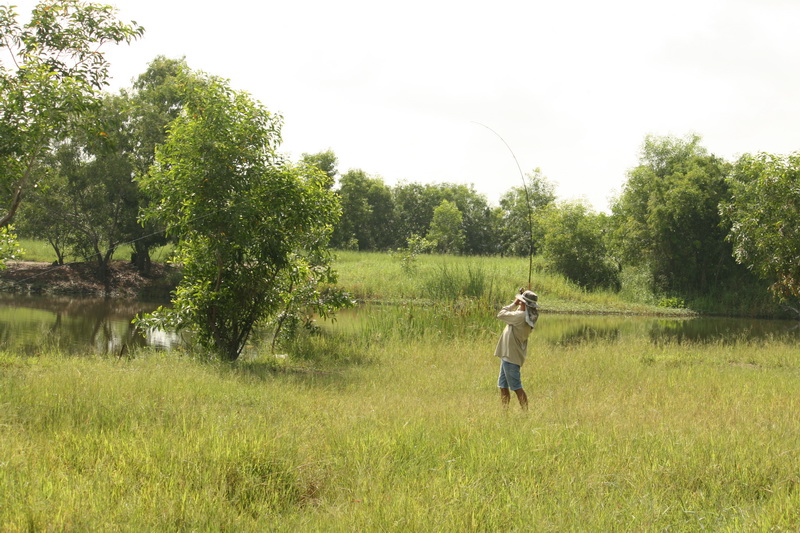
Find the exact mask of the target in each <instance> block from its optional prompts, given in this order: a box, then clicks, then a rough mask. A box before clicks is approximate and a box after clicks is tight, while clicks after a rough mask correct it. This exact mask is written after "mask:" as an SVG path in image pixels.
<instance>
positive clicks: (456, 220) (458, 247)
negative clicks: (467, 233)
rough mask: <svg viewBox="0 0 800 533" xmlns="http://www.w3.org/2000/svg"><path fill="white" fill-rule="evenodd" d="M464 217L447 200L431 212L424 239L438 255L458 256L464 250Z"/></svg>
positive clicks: (454, 205)
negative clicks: (428, 227) (431, 215)
mask: <svg viewBox="0 0 800 533" xmlns="http://www.w3.org/2000/svg"><path fill="white" fill-rule="evenodd" d="M463 223H464V217H463V215H462V214H461V211H459V209H458V206H456V204H454V203H453V202H450V201H448V200H442V203H441V204H439V206H438V207H437V208H436V209H434V210H433V220H431V227H430V229H429V230H428V235H427V237H426V239H427V240H428V241H430V242H431V244H432V245H433V246H434V247H435V248H436V250H437V251H438V252H440V253H445V254H458V253H461V251H462V250H463V248H464V241H465V237H464V229H463V228H462V225H463Z"/></svg>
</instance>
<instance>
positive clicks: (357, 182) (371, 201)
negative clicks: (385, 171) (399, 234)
mask: <svg viewBox="0 0 800 533" xmlns="http://www.w3.org/2000/svg"><path fill="white" fill-rule="evenodd" d="M337 193H338V195H339V199H340V202H341V205H342V217H341V219H340V221H339V224H337V226H336V229H335V230H334V236H333V239H332V241H333V244H334V245H335V246H338V247H341V248H350V247H353V245H355V246H357V247H358V249H359V250H388V249H389V248H391V247H392V245H393V244H394V242H395V241H394V234H395V233H394V203H393V200H392V192H391V189H389V187H387V186H386V184H385V183H384V182H383V180H382V179H380V178H373V177H370V176H368V175H367V173H366V172H364V171H363V170H360V169H350V170H348V171H347V172H346V173H345V174H344V176H342V178H341V179H340V180H339V189H338V191H337Z"/></svg>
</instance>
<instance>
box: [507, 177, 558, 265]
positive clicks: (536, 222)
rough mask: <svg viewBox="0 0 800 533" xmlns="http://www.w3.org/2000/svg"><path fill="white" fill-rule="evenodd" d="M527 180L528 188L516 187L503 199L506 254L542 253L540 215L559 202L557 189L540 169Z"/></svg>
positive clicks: (542, 234)
mask: <svg viewBox="0 0 800 533" xmlns="http://www.w3.org/2000/svg"><path fill="white" fill-rule="evenodd" d="M525 178H526V183H525V187H513V188H512V189H511V190H510V191H508V192H507V193H505V194H504V195H503V196H502V198H500V209H501V213H502V216H501V221H500V228H499V229H500V251H501V252H502V253H505V254H510V255H524V256H526V255H528V254H536V253H538V252H539V251H540V249H541V246H542V240H543V238H544V231H543V228H542V225H541V221H540V215H541V213H542V212H543V210H544V209H545V208H546V207H547V206H549V205H551V204H552V203H553V202H554V201H555V199H556V195H555V187H554V186H553V184H552V183H550V181H549V180H548V179H547V177H545V176H544V175H543V174H542V171H541V170H540V169H538V168H537V169H534V170H533V172H529V173H528V174H526V175H525Z"/></svg>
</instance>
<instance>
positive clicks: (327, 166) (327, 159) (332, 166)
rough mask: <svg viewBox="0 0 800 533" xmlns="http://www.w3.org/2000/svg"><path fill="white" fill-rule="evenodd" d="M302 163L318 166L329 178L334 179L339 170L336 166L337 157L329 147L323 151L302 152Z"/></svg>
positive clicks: (337, 162) (337, 163)
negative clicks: (313, 152)
mask: <svg viewBox="0 0 800 533" xmlns="http://www.w3.org/2000/svg"><path fill="white" fill-rule="evenodd" d="M302 161H303V163H305V164H306V165H310V166H313V167H316V168H318V169H319V170H321V171H322V172H324V173H325V174H326V175H327V176H328V177H329V178H330V179H331V180H334V179H336V176H337V175H338V174H339V170H338V169H337V168H336V167H337V166H338V165H339V158H338V157H336V154H335V153H334V152H333V150H331V149H330V148H329V149H327V150H325V151H324V152H317V153H316V154H306V153H304V154H303V157H302Z"/></svg>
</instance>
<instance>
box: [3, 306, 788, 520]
mask: <svg viewBox="0 0 800 533" xmlns="http://www.w3.org/2000/svg"><path fill="white" fill-rule="evenodd" d="M541 320H542V321H546V320H547V315H546V314H543V316H542V318H541ZM543 324H544V322H543ZM499 330H500V325H499V323H496V322H495V321H493V320H492V318H491V314H487V313H485V312H480V311H479V310H477V309H475V308H459V307H457V306H456V307H451V308H444V307H437V306H424V307H418V306H414V305H410V304H398V305H383V306H378V307H374V308H371V309H368V310H366V311H363V312H359V313H356V314H355V315H353V316H351V315H343V316H342V318H341V319H340V320H339V321H338V322H336V323H335V324H333V325H330V324H329V325H326V326H325V327H324V328H323V332H322V334H320V335H315V336H309V337H305V338H303V339H302V340H301V341H299V342H298V343H297V344H296V345H295V346H293V347H292V348H291V349H290V350H289V354H288V356H287V357H274V356H272V355H269V354H267V353H265V352H264V353H256V354H253V355H251V357H249V358H248V359H246V360H243V361H240V362H238V363H236V364H233V365H231V364H222V363H219V362H214V361H209V360H205V359H202V358H199V357H193V356H189V355H188V354H184V353H181V352H171V353H159V352H148V351H143V352H139V353H137V354H135V357H132V358H123V359H119V358H102V357H92V356H87V357H65V356H60V355H59V354H55V353H48V354H43V355H40V356H37V357H23V356H19V355H15V354H12V353H4V354H2V355H0V406H2V409H0V530H2V531H42V530H57V531H97V530H122V531H264V530H273V531H426V532H427V531H501V530H510V531H534V530H535V531H662V530H669V531H699V530H713V531H795V530H797V529H798V528H800V486H799V485H800V453H798V452H800V449H799V448H800V437H799V435H800V421H799V420H798V417H797V412H798V408H800V405H799V404H800V379H798V378H800V361H798V357H797V349H796V346H795V345H794V344H793V343H789V342H785V341H780V340H777V339H773V340H765V341H761V342H757V343H746V342H742V343H738V344H732V343H729V342H716V343H710V344H699V343H698V344H689V343H680V344H679V343H654V342H652V341H651V340H650V339H648V337H647V336H646V335H642V336H628V337H625V338H621V339H615V340H614V339H612V340H606V341H602V340H601V341H598V342H584V343H577V344H559V343H555V342H550V341H548V340H546V338H545V337H544V336H540V337H538V338H537V337H536V334H537V332H534V337H532V342H531V348H530V356H529V360H528V363H527V364H526V365H525V367H523V379H524V382H525V384H526V389H527V391H528V395H529V397H530V402H531V409H530V410H529V411H528V412H527V413H523V412H522V411H521V410H520V409H519V408H518V406H516V405H512V406H511V407H510V408H509V409H508V410H504V409H503V408H502V407H501V406H500V402H499V398H498V394H497V390H496V387H495V381H496V377H495V376H496V372H497V364H498V363H497V361H496V360H495V358H494V357H492V356H491V353H492V350H493V347H494V342H495V340H496V336H497V334H498V333H499Z"/></svg>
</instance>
